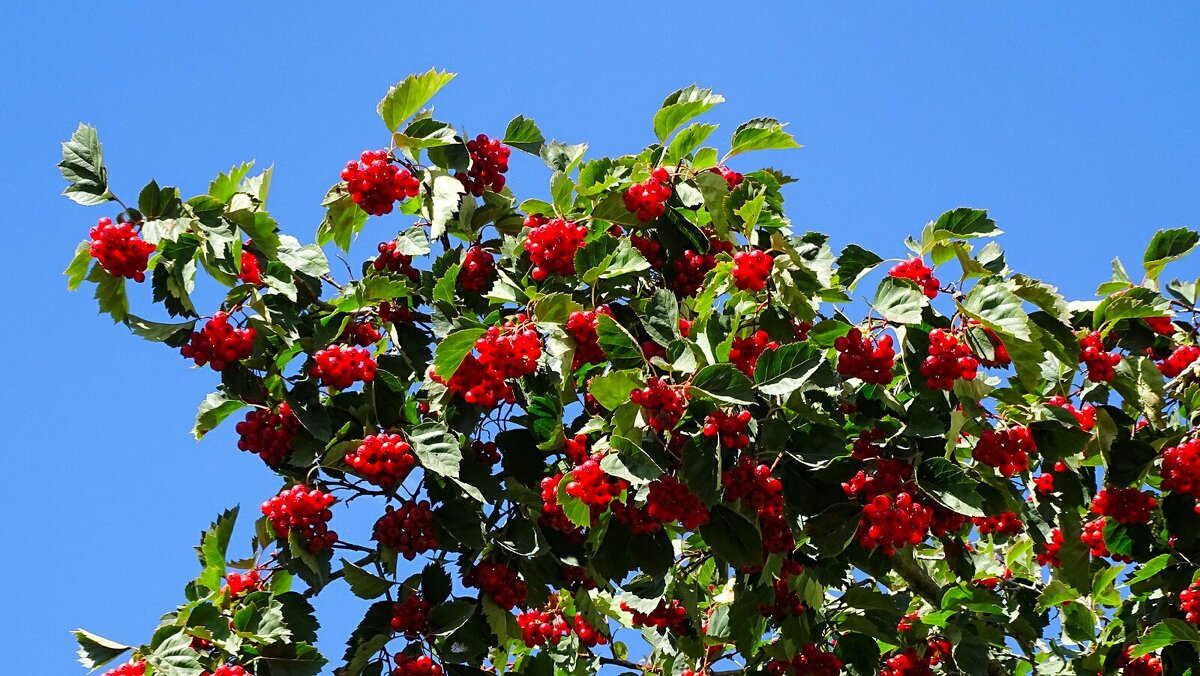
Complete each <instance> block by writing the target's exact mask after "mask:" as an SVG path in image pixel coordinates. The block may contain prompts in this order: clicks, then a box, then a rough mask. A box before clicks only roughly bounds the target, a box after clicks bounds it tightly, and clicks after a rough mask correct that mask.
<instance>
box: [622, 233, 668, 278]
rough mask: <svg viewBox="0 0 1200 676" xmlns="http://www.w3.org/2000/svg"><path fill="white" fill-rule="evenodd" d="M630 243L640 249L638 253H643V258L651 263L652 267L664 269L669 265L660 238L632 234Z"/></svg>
mask: <svg viewBox="0 0 1200 676" xmlns="http://www.w3.org/2000/svg"><path fill="white" fill-rule="evenodd" d="M629 243H630V244H632V245H633V248H635V249H637V250H638V253H640V254H642V258H645V259H646V261H647V262H649V263H650V267H651V268H653V269H655V270H662V269H663V268H664V267H665V266H666V265H667V259H666V258H664V257H663V253H662V244H660V243H659V241H658V240H656V239H653V238H650V237H642V236H641V235H637V234H631V235H630V236H629Z"/></svg>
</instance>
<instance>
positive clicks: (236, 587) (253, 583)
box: [225, 568, 263, 598]
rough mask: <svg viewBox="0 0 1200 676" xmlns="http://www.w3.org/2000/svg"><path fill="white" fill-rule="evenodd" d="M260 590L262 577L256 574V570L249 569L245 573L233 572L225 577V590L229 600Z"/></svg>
mask: <svg viewBox="0 0 1200 676" xmlns="http://www.w3.org/2000/svg"><path fill="white" fill-rule="evenodd" d="M262 588H263V585H262V576H260V575H259V574H258V569H257V568H251V569H250V570H248V571H246V572H245V573H237V572H233V573H229V574H228V575H226V576H225V589H226V590H227V591H228V592H229V596H230V597H231V598H232V597H234V596H241V595H242V594H248V593H250V592H252V591H258V590H260V589H262Z"/></svg>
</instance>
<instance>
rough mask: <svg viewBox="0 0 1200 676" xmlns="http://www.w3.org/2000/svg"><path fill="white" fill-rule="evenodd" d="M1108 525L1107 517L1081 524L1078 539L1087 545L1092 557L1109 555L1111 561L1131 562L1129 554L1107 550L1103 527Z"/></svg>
mask: <svg viewBox="0 0 1200 676" xmlns="http://www.w3.org/2000/svg"><path fill="white" fill-rule="evenodd" d="M1107 525H1108V519H1106V518H1104V517H1100V518H1099V519H1096V520H1094V521H1090V522H1088V523H1085V524H1083V525H1082V526H1081V527H1080V530H1079V540H1080V542H1082V543H1083V544H1085V545H1087V548H1088V551H1089V552H1090V553H1091V555H1092V556H1093V557H1096V558H1101V557H1106V556H1107V557H1110V558H1112V560H1113V561H1120V562H1124V563H1132V562H1133V558H1132V557H1129V556H1122V555H1114V554H1113V553H1112V552H1110V551H1108V543H1106V542H1105V541H1104V527H1105V526H1107Z"/></svg>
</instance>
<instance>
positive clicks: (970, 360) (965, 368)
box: [921, 329, 979, 391]
mask: <svg viewBox="0 0 1200 676" xmlns="http://www.w3.org/2000/svg"><path fill="white" fill-rule="evenodd" d="M978 369H979V362H977V361H976V360H975V357H974V356H972V355H971V349H970V348H968V347H967V345H966V343H960V342H959V341H958V338H957V337H955V336H954V335H952V334H949V333H946V332H945V331H943V330H942V329H934V330H932V331H930V332H929V356H927V357H925V361H923V362H921V375H922V376H925V384H926V385H928V386H929V388H930V389H934V390H947V391H949V390H953V389H954V381H956V380H975V376H976V371H977V370H978Z"/></svg>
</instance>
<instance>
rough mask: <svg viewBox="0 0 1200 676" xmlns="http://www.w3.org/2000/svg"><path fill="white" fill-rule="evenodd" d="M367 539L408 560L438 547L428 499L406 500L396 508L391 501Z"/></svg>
mask: <svg viewBox="0 0 1200 676" xmlns="http://www.w3.org/2000/svg"><path fill="white" fill-rule="evenodd" d="M371 539H372V540H374V541H376V542H378V543H379V544H381V545H383V546H384V547H388V548H390V549H394V550H396V551H397V552H399V553H400V555H401V556H403V557H404V558H405V559H407V560H409V561H412V560H413V559H415V558H416V557H417V555H419V554H424V553H425V552H428V551H432V550H435V549H437V548H439V547H441V544H442V543H441V539H440V538H439V537H438V534H437V529H436V528H435V526H434V522H433V510H432V509H430V507H429V501H428V500H422V501H420V502H417V501H416V500H406V501H404V502H402V503H400V507H399V509H397V508H395V507H393V506H392V505H388V506H387V511H386V512H385V513H384V515H383V516H381V517H379V520H378V521H376V522H375V528H374V532H373V534H372V535H371Z"/></svg>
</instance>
